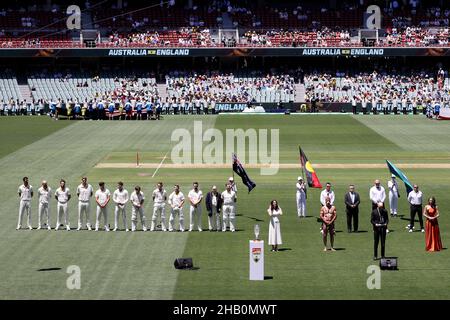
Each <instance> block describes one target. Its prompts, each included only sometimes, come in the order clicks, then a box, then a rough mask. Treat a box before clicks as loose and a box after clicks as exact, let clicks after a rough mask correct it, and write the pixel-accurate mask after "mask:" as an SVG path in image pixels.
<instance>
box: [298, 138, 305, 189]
mask: <svg viewBox="0 0 450 320" xmlns="http://www.w3.org/2000/svg"><path fill="white" fill-rule="evenodd" d="M301 150H302V149H301V148H300V145H298V156H299V159H300V166H301V167H302V178H303V181H305V170H304V169H303V163H302V152H301Z"/></svg>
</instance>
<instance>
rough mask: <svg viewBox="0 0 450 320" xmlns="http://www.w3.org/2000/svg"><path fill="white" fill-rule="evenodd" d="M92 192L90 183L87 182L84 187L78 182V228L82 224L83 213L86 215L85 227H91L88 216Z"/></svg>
mask: <svg viewBox="0 0 450 320" xmlns="http://www.w3.org/2000/svg"><path fill="white" fill-rule="evenodd" d="M93 193H94V189H93V188H92V186H91V185H90V184H88V185H87V186H86V187H84V186H83V185H82V184H80V185H79V186H78V187H77V194H78V195H79V196H78V228H81V227H82V226H83V214H84V216H86V227H88V228H90V227H91V218H90V215H91V214H90V211H91V210H90V209H91V203H90V199H91V197H92V194H93Z"/></svg>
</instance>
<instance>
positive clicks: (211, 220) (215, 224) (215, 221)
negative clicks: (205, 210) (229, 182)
mask: <svg viewBox="0 0 450 320" xmlns="http://www.w3.org/2000/svg"><path fill="white" fill-rule="evenodd" d="M219 197H221V195H220V193H217V195H215V194H213V193H211V211H212V215H211V217H210V216H209V215H208V228H209V230H217V231H219V230H221V229H222V224H221V223H220V208H219V207H218V206H217V203H218V198H219Z"/></svg>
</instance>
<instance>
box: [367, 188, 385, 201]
mask: <svg viewBox="0 0 450 320" xmlns="http://www.w3.org/2000/svg"><path fill="white" fill-rule="evenodd" d="M369 198H370V200H372V202H373V203H378V202H384V200H385V199H386V192H385V191H384V188H383V186H380V188H379V189H378V188H377V187H376V186H373V187H372V188H370V192H369Z"/></svg>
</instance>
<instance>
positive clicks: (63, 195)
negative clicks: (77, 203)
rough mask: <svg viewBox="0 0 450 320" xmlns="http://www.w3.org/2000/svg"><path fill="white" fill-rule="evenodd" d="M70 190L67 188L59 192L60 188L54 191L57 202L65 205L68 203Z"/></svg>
mask: <svg viewBox="0 0 450 320" xmlns="http://www.w3.org/2000/svg"><path fill="white" fill-rule="evenodd" d="M69 195H70V190H69V188H65V189H64V191H63V190H61V187H59V188H58V189H56V192H55V196H56V197H57V198H58V202H60V203H66V202H67V201H69Z"/></svg>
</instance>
